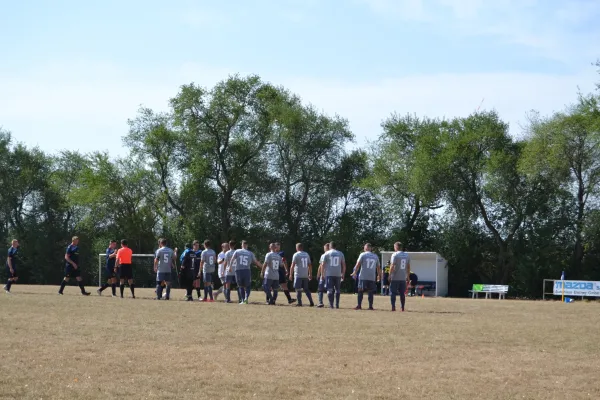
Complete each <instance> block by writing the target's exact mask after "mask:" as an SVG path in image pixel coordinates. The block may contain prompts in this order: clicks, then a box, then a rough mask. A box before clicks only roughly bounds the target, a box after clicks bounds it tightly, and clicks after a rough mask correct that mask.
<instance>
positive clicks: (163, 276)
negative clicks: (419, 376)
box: [156, 272, 171, 282]
mask: <svg viewBox="0 0 600 400" xmlns="http://www.w3.org/2000/svg"><path fill="white" fill-rule="evenodd" d="M162 281H165V282H171V273H170V272H157V273H156V282H162Z"/></svg>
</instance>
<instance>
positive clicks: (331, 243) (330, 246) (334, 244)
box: [329, 241, 337, 250]
mask: <svg viewBox="0 0 600 400" xmlns="http://www.w3.org/2000/svg"><path fill="white" fill-rule="evenodd" d="M329 248H331V249H332V250H335V249H337V243H336V242H334V241H331V242H329Z"/></svg>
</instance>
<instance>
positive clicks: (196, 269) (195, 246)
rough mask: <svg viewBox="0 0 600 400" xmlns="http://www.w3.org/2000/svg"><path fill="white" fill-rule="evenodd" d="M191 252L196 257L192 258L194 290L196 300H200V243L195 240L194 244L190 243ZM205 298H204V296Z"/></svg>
mask: <svg viewBox="0 0 600 400" xmlns="http://www.w3.org/2000/svg"><path fill="white" fill-rule="evenodd" d="M192 250H193V251H194V254H195V255H196V257H195V258H194V288H195V289H196V294H197V295H198V300H200V299H201V296H200V278H201V276H202V275H201V274H200V256H201V255H202V250H201V249H200V242H199V241H197V240H194V243H192ZM204 297H206V296H204Z"/></svg>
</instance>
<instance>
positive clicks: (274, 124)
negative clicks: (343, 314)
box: [0, 76, 600, 297]
mask: <svg viewBox="0 0 600 400" xmlns="http://www.w3.org/2000/svg"><path fill="white" fill-rule="evenodd" d="M599 100H600V96H598V93H591V94H581V95H580V96H579V100H578V101H577V103H576V104H572V105H570V106H568V107H567V108H565V111H563V112H559V113H555V114H553V115H550V116H540V115H536V114H533V115H532V116H531V118H530V122H529V125H528V127H527V131H526V132H525V135H523V138H522V139H516V138H514V137H512V136H511V135H510V134H509V129H508V125H507V124H506V123H505V122H503V121H502V120H501V118H500V116H499V115H498V114H497V113H496V112H494V111H484V112H476V113H473V114H472V115H469V116H466V117H456V118H453V119H444V120H442V119H436V118H428V117H417V116H413V115H401V114H393V115H392V116H390V117H389V118H388V119H386V120H385V121H384V122H383V123H382V131H381V133H380V135H379V137H378V139H377V140H376V141H375V142H373V143H371V144H370V146H369V147H368V148H360V149H358V150H349V149H350V148H351V147H352V146H349V144H350V143H351V142H352V141H353V139H354V137H353V134H352V132H351V130H350V129H349V127H348V122H347V120H345V119H343V118H341V117H338V116H330V115H326V114H324V113H323V112H321V111H319V110H317V109H316V108H314V107H312V106H310V105H306V104H303V103H302V102H301V101H300V99H299V98H298V97H297V96H295V95H294V94H292V93H290V92H289V91H287V90H285V89H284V88H281V87H276V86H273V85H271V84H268V83H265V82H263V81H261V79H260V78H259V77H257V76H248V77H240V76H232V77H229V78H228V79H227V80H225V81H223V82H220V83H218V84H217V85H216V86H214V87H213V88H212V89H206V88H203V87H199V86H197V85H194V84H190V85H184V86H182V87H181V89H180V91H179V93H177V94H176V96H175V97H173V98H172V99H171V101H170V109H169V111H168V112H164V113H157V112H154V111H153V110H150V109H146V108H143V109H141V110H140V111H139V113H138V115H137V116H136V117H135V118H134V119H132V120H130V121H129V125H130V129H129V132H128V134H127V135H126V136H125V137H124V138H123V143H124V144H125V145H126V146H127V147H128V150H129V154H128V155H127V156H126V157H123V158H115V157H114V155H112V154H110V153H101V152H98V153H93V154H81V153H78V152H75V151H64V152H62V153H60V154H47V153H44V152H43V151H41V150H39V149H37V148H30V147H26V146H24V145H23V144H21V143H19V142H18V141H16V140H15V139H14V138H13V137H11V135H10V134H9V133H8V132H6V131H0V185H1V187H2V190H1V192H0V238H2V239H3V241H4V243H9V240H10V239H11V238H13V237H16V238H19V239H20V241H21V245H22V249H21V267H20V276H21V277H22V281H24V282H29V283H45V284H49V283H57V282H58V281H59V280H60V279H61V276H62V267H63V262H62V257H63V254H64V248H65V246H66V244H67V243H68V240H69V238H70V237H71V236H72V235H73V234H77V235H78V236H79V237H80V238H81V254H82V257H83V258H84V260H85V261H84V269H85V271H86V272H87V274H86V276H87V279H88V281H89V282H88V283H92V282H93V283H96V282H97V281H96V279H97V272H96V269H97V268H96V265H97V256H96V255H97V254H98V253H99V252H102V251H103V250H104V249H105V247H106V244H107V243H108V241H109V240H110V239H112V238H127V239H129V241H130V243H131V244H132V247H133V249H134V251H135V252H136V253H151V252H153V251H154V249H155V246H156V238H157V237H158V236H164V237H167V238H169V239H171V241H172V243H174V245H178V246H179V247H182V245H183V244H184V243H185V242H190V241H191V240H192V239H204V238H210V239H212V240H213V241H214V242H216V243H218V242H222V241H224V240H227V239H229V238H235V239H238V240H241V239H247V240H249V241H250V243H251V245H252V247H253V248H254V250H255V251H256V252H257V253H258V254H260V255H262V254H264V253H265V252H266V250H267V244H268V243H269V242H270V241H274V240H278V241H281V242H282V244H283V248H284V250H285V251H286V252H287V253H288V254H290V253H292V252H293V250H294V244H295V243H296V242H299V241H302V242H303V243H305V245H306V247H307V248H308V251H309V252H310V253H311V255H312V256H313V258H314V259H318V256H319V254H320V252H321V247H322V244H323V243H324V242H325V241H328V240H336V241H337V242H338V243H339V245H340V248H341V249H342V250H344V251H345V253H346V255H347V258H348V259H349V261H351V262H353V260H354V259H355V257H356V256H357V255H358V253H359V252H360V251H361V248H362V245H363V244H364V242H366V241H369V242H371V243H373V244H374V245H375V246H376V247H378V248H380V249H391V247H392V243H393V242H394V241H397V240H400V241H402V242H404V243H406V244H407V246H408V248H409V250H413V251H438V252H439V253H441V254H442V255H444V256H445V257H446V258H447V259H448V261H449V274H450V282H449V285H450V294H451V295H455V296H461V295H465V294H466V293H467V290H468V288H469V287H470V285H471V284H473V283H486V282H491V283H507V284H510V285H511V287H512V288H513V290H514V293H515V294H517V295H520V296H530V297H533V296H540V295H541V280H542V279H544V278H552V277H559V276H560V273H561V271H562V270H565V271H566V273H567V276H568V277H569V278H573V279H574V278H580V279H597V280H600V265H599V264H600V204H598V199H599V197H598V195H599V180H600V105H599Z"/></svg>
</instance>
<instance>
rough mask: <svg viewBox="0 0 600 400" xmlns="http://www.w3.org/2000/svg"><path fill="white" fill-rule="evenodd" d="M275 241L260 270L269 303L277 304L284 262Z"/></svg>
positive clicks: (270, 245)
mask: <svg viewBox="0 0 600 400" xmlns="http://www.w3.org/2000/svg"><path fill="white" fill-rule="evenodd" d="M275 249H276V246H275V244H274V243H271V244H269V250H271V251H270V252H269V253H267V255H266V256H265V262H264V264H263V266H262V269H261V271H260V277H261V278H263V290H264V291H265V293H266V295H267V304H269V305H273V306H274V305H275V302H276V301H277V294H278V293H279V274H280V273H283V271H280V267H281V264H282V260H281V256H280V255H279V254H277V253H276V252H275Z"/></svg>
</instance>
